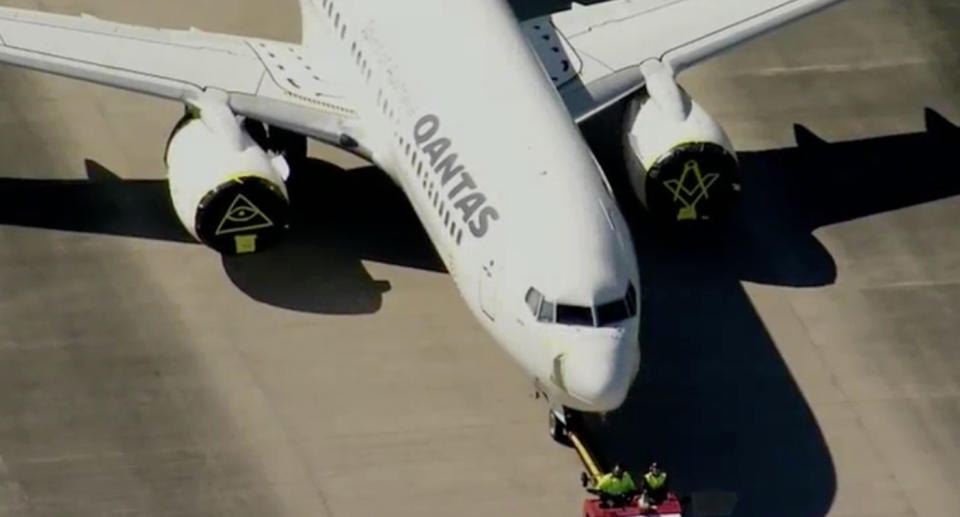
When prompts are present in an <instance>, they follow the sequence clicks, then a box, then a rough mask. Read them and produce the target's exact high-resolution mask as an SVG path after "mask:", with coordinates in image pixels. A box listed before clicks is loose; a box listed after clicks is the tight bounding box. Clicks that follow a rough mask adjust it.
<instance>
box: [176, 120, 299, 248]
mask: <svg viewBox="0 0 960 517" xmlns="http://www.w3.org/2000/svg"><path fill="white" fill-rule="evenodd" d="M166 163H167V178H168V180H169V186H170V197H171V199H172V201H173V206H174V209H175V210H176V212H177V216H178V217H179V218H180V222H181V223H183V226H184V228H186V229H187V231H189V232H190V234H191V235H193V236H194V237H195V238H197V240H199V241H200V242H202V243H204V244H206V245H207V246H209V247H211V248H213V249H215V250H217V251H219V252H221V253H224V254H228V255H236V254H245V253H253V252H255V251H259V250H262V249H264V248H267V247H270V246H271V245H273V244H276V243H277V242H278V241H279V240H280V239H281V237H282V236H283V235H284V233H285V232H286V230H287V228H288V227H289V217H290V216H289V198H288V196H287V189H286V186H285V184H284V180H285V179H286V178H287V176H288V175H289V173H290V169H289V167H288V165H287V163H286V161H285V160H284V158H283V157H282V156H279V155H273V154H272V153H267V152H266V151H264V150H263V148H261V147H260V146H259V145H257V143H256V142H254V140H253V138H252V137H251V136H250V135H249V134H248V133H247V132H246V131H245V130H244V129H243V127H242V125H241V123H240V121H239V120H238V119H237V117H236V116H234V114H233V113H232V112H230V110H229V108H227V107H226V106H225V105H223V106H216V105H215V106H211V107H209V108H208V107H204V108H203V109H196V110H191V111H190V112H189V113H188V114H187V115H186V116H184V118H183V119H182V120H181V121H180V122H179V123H178V124H177V126H176V128H174V130H173V133H172V134H171V135H170V141H169V143H168V144H167V152H166Z"/></svg>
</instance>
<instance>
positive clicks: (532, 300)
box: [526, 287, 543, 316]
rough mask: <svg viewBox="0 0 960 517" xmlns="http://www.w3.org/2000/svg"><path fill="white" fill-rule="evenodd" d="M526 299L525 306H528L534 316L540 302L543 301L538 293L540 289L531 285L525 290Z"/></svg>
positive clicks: (538, 309)
mask: <svg viewBox="0 0 960 517" xmlns="http://www.w3.org/2000/svg"><path fill="white" fill-rule="evenodd" d="M526 300H527V306H528V307H530V312H531V313H533V315H534V316H536V315H537V313H538V312H539V311H540V302H541V301H543V295H542V294H540V291H537V290H536V289H534V288H532V287H531V288H530V290H528V291H527V297H526Z"/></svg>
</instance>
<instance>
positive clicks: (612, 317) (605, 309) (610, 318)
mask: <svg viewBox="0 0 960 517" xmlns="http://www.w3.org/2000/svg"><path fill="white" fill-rule="evenodd" d="M629 311H630V309H629V308H628V307H627V302H626V301H625V300H614V301H612V302H610V303H605V304H603V305H598V306H597V326H598V327H605V326H607V325H610V324H611V323H617V322H620V321H623V320H625V319H627V318H628V317H630V316H629Z"/></svg>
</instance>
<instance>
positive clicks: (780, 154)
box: [584, 110, 960, 516]
mask: <svg viewBox="0 0 960 517" xmlns="http://www.w3.org/2000/svg"><path fill="white" fill-rule="evenodd" d="M614 111H616V110H614ZM619 117H620V114H617V113H611V114H604V115H603V118H601V119H598V120H596V121H591V122H590V123H588V124H587V125H586V126H585V127H584V133H585V135H586V136H587V139H588V141H589V142H590V143H591V146H592V147H593V148H594V151H595V153H596V154H597V155H598V158H599V159H600V161H601V163H602V165H603V166H604V168H605V170H606V171H607V173H608V175H609V177H610V180H611V183H612V184H613V185H614V188H615V190H617V191H618V192H629V189H628V188H626V187H627V183H626V176H625V174H626V171H625V170H624V168H623V166H622V163H623V160H622V157H621V155H620V153H621V152H622V151H621V149H620V148H619V145H615V144H616V142H613V143H611V142H610V141H609V140H610V139H609V137H608V136H605V135H609V134H611V133H609V132H608V131H609V130H610V129H611V124H619V120H620V119H619ZM926 121H927V131H926V132H924V133H918V134H910V135H898V136H890V137H881V138H873V139H868V140H860V141H855V142H845V143H837V144H828V143H826V142H824V141H823V140H821V139H819V138H817V137H816V136H815V135H813V133H811V132H810V131H809V130H807V129H805V128H802V127H799V126H797V128H796V136H797V140H798V142H799V145H798V146H797V147H794V148H787V149H778V150H772V151H762V152H748V153H741V155H740V157H741V163H742V167H743V196H742V200H741V203H740V206H739V207H738V210H737V217H736V218H734V220H733V221H731V222H730V223H729V224H728V225H726V226H723V227H720V228H715V229H713V230H712V232H683V231H675V232H671V231H669V230H667V229H664V228H662V227H660V228H658V227H654V226H652V225H651V224H650V223H649V222H648V221H647V220H645V219H644V217H643V215H642V212H641V210H640V209H639V207H638V206H637V205H638V203H636V202H635V201H633V200H631V199H627V198H626V196H624V199H621V204H622V206H624V211H625V212H626V213H627V216H628V218H629V219H630V220H631V221H632V223H633V225H634V232H635V238H636V246H637V249H638V256H639V258H640V262H641V269H642V278H643V282H644V285H643V293H644V294H643V296H644V302H643V303H644V305H643V316H644V318H645V319H644V321H645V322H646V324H645V325H644V330H643V335H642V336H641V343H642V344H641V347H642V351H643V356H644V361H643V366H642V367H641V372H640V376H639V379H638V382H637V383H636V385H635V386H634V387H633V390H632V392H631V396H630V398H629V399H628V401H627V403H626V404H625V405H624V406H623V407H622V408H621V409H620V410H618V411H617V412H615V413H612V414H610V415H607V417H606V418H603V419H601V418H595V419H588V420H587V429H588V432H589V434H591V435H593V440H592V442H593V443H596V444H599V445H600V447H599V453H600V456H601V458H602V460H603V461H605V463H606V464H607V465H609V464H611V463H612V462H614V461H621V462H626V463H627V464H628V465H629V466H631V467H632V468H633V469H634V470H636V471H642V470H643V469H644V468H645V466H646V464H648V463H649V462H650V461H653V460H658V461H660V462H661V463H662V464H665V465H666V466H667V467H668V468H669V469H670V470H671V472H672V473H673V479H674V481H675V485H676V488H678V489H680V490H681V491H683V492H686V493H692V494H700V495H710V494H721V495H724V494H725V495H726V503H724V504H725V505H726V507H725V508H726V509H725V510H724V511H721V512H720V513H727V514H729V512H730V511H731V510H732V513H733V514H734V515H750V516H752V515H757V516H765V515H770V514H771V512H773V513H776V514H777V515H781V516H811V515H825V514H826V513H827V512H828V511H829V509H830V506H831V504H832V501H833V498H834V494H835V492H836V474H835V470H834V465H833V462H832V458H831V456H830V451H829V449H828V448H827V445H826V443H825V441H824V438H823V436H822V434H821V431H820V428H819V426H818V424H817V421H816V419H815V418H814V416H813V413H812V412H811V409H810V407H809V405H808V404H807V402H806V400H805V398H804V396H803V393H802V392H801V391H800V389H799V387H798V386H797V384H796V382H795V380H794V379H793V378H792V376H791V374H790V372H789V370H788V368H787V366H786V364H785V363H784V360H783V358H782V357H781V356H780V354H779V352H778V351H777V348H776V345H775V343H774V342H773V340H772V338H771V336H770V335H769V334H768V332H767V330H766V328H765V326H764V323H763V321H762V320H761V319H760V317H759V316H758V315H757V313H756V311H755V310H754V307H753V304H752V302H751V301H750V299H749V298H748V296H747V294H746V293H745V291H744V290H743V288H742V286H741V281H743V280H749V281H752V282H761V283H766V284H773V285H780V286H822V285H827V284H830V283H833V282H834V281H835V279H836V275H837V270H836V265H835V263H834V261H833V258H832V257H831V256H830V254H829V253H828V252H827V250H826V249H825V248H824V247H823V245H821V244H820V242H819V241H818V240H817V239H816V238H815V237H814V235H813V232H814V231H815V230H816V229H817V228H820V227H823V226H825V225H830V224H835V223H839V222H842V221H848V220H851V219H855V218H859V217H864V216H868V215H871V214H876V213H879V212H884V211H889V210H895V209H898V208H902V207H907V206H911V205H915V204H918V203H924V202H929V201H933V200H936V199H941V198H944V197H948V196H952V195H956V194H960V175H957V174H956V173H955V171H954V170H953V168H952V167H949V166H945V165H946V164H950V163H952V160H953V156H952V154H951V149H952V148H953V146H954V145H956V142H958V141H960V130H958V129H957V128H956V127H955V126H953V125H952V124H950V123H949V122H947V121H946V120H945V119H943V117H941V116H940V115H938V114H937V113H935V112H933V111H932V110H927V112H926ZM612 127H617V126H616V125H614V126H612ZM721 499H723V498H721ZM704 500H706V498H705V497H702V498H700V501H701V503H702V502H703V501H704ZM697 505H698V498H697V497H694V510H695V511H696V510H697V508H696V506H697ZM706 513H708V514H709V513H712V512H711V511H706Z"/></svg>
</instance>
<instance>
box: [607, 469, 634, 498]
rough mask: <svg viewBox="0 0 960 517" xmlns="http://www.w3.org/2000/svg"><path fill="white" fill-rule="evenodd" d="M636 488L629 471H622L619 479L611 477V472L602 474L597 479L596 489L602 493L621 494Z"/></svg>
mask: <svg viewBox="0 0 960 517" xmlns="http://www.w3.org/2000/svg"><path fill="white" fill-rule="evenodd" d="M636 489H637V485H635V484H634V483H633V478H632V477H630V473H629V472H624V473H623V477H621V478H620V479H617V478H615V477H613V474H604V475H603V476H600V479H598V480H597V490H599V491H600V492H603V493H604V494H609V495H623V494H626V493H629V492H633V491H635V490H636Z"/></svg>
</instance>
